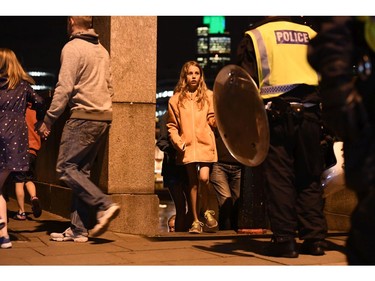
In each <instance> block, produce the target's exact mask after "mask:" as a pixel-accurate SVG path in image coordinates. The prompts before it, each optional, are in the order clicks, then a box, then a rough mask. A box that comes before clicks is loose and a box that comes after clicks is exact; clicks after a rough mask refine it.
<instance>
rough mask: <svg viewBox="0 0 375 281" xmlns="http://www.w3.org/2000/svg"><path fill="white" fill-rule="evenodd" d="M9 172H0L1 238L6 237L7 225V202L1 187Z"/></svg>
mask: <svg viewBox="0 0 375 281" xmlns="http://www.w3.org/2000/svg"><path fill="white" fill-rule="evenodd" d="M9 173H10V172H9V171H1V172H0V223H1V224H3V225H4V226H3V228H2V229H1V233H2V236H4V237H8V236H9V234H8V223H7V202H6V201H5V199H4V197H3V187H4V183H5V180H6V179H7V177H8V176H9Z"/></svg>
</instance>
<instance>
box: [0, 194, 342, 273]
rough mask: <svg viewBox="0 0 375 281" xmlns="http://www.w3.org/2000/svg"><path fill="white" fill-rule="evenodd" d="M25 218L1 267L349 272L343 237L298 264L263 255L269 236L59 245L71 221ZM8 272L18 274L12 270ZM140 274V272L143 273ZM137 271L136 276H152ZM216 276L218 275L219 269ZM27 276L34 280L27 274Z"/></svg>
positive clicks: (136, 238)
mask: <svg viewBox="0 0 375 281" xmlns="http://www.w3.org/2000/svg"><path fill="white" fill-rule="evenodd" d="M16 211H17V205H16V202H15V200H14V199H12V198H10V201H9V202H8V212H9V213H10V214H12V213H15V212H16ZM26 212H27V213H28V219H27V220H26V221H17V220H14V219H12V218H10V219H9V224H8V228H9V234H10V238H11V241H12V244H13V247H12V248H10V249H0V265H7V266H32V265H33V266H59V267H58V269H61V267H60V266H77V265H78V266H90V265H102V266H127V267H125V268H126V269H129V267H132V266H241V267H240V268H241V270H244V269H245V270H246V269H249V268H250V269H251V272H252V274H253V273H254V272H255V271H254V269H255V268H256V266H262V267H261V268H264V267H263V266H272V267H274V266H318V265H319V266H325V267H326V266H333V267H331V268H343V267H346V268H348V267H349V266H346V265H347V262H346V257H345V241H346V238H347V236H346V234H345V233H338V232H336V233H335V232H330V233H329V235H328V238H327V244H328V249H327V250H326V254H325V255H324V256H311V255H302V254H300V256H299V257H298V258H295V259H288V258H276V257H269V256H266V255H264V251H265V246H267V245H268V243H269V241H270V237H271V236H270V235H271V234H270V233H265V234H247V233H245V234H239V233H237V232H235V231H217V232H216V233H202V234H198V235H197V234H189V233H169V232H167V230H165V231H164V230H161V231H160V233H158V234H157V235H155V236H153V237H147V236H142V235H130V234H124V233H116V232H111V231H107V232H106V233H104V234H103V235H102V236H100V237H97V238H90V239H89V241H88V242H87V243H75V242H55V241H51V240H50V239H49V233H51V232H62V231H64V230H65V229H66V228H67V227H68V226H69V221H68V220H67V219H65V218H62V217H60V216H57V215H55V214H52V213H48V212H46V211H43V213H42V216H41V217H39V218H37V219H36V218H34V217H33V215H32V213H31V206H30V205H26ZM161 229H162V228H161ZM298 242H299V243H301V241H298ZM243 266H245V267H243ZM6 268H7V267H6ZM10 268H11V272H14V267H10ZM91 268H92V267H91ZM120 268H124V267H120ZM141 268H143V267H141ZM151 268H152V269H155V267H151ZM156 268H160V267H156ZM161 268H164V267H161ZM176 268H177V267H176ZM184 268H185V267H184ZM215 268H218V267H215ZM220 268H221V269H224V268H225V267H220ZM227 268H231V267H227ZM27 269H28V270H29V268H27ZM117 269H119V268H117ZM136 269H137V271H138V270H139V267H136ZM2 270H3V269H2ZM28 270H27V271H28ZM139 271H140V272H137V273H138V274H146V273H147V272H149V271H147V270H146V271H144V270H139ZM215 272H220V270H219V271H217V270H216V269H215ZM314 272H316V270H315V269H314ZM341 272H342V271H341ZM163 274H164V273H162V275H163ZM187 274H188V271H187ZM220 275H221V274H220ZM27 276H30V275H29V273H27ZM155 276H157V275H155ZM155 276H153V277H155ZM187 276H188V275H187ZM187 276H186V277H187ZM164 278H165V276H164V277H163V279H164ZM137 279H138V278H137ZM153 279H154V278H153ZM263 279H264V278H263ZM38 280H40V278H39V279H38ZM48 280H50V279H48ZM288 280H291V279H290V278H288ZM307 280H309V279H307ZM314 280H315V279H314Z"/></svg>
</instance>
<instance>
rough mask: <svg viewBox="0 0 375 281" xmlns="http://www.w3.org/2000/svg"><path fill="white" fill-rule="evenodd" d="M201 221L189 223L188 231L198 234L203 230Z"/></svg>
mask: <svg viewBox="0 0 375 281" xmlns="http://www.w3.org/2000/svg"><path fill="white" fill-rule="evenodd" d="M202 227H203V223H202V222H200V221H195V222H193V224H192V225H191V228H190V229H189V233H195V234H200V233H202V231H203V228H202Z"/></svg>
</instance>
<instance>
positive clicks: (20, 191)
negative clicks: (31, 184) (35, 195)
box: [15, 182, 25, 214]
mask: <svg viewBox="0 0 375 281" xmlns="http://www.w3.org/2000/svg"><path fill="white" fill-rule="evenodd" d="M15 186H16V187H15V193H16V199H17V204H18V213H20V214H21V213H24V212H25V190H24V188H23V187H24V183H23V182H16V184H15Z"/></svg>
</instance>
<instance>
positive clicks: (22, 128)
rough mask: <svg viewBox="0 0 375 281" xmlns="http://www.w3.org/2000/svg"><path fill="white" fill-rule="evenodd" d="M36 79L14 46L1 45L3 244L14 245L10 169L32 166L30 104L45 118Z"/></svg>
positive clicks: (0, 204)
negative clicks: (7, 189)
mask: <svg viewBox="0 0 375 281" xmlns="http://www.w3.org/2000/svg"><path fill="white" fill-rule="evenodd" d="M34 83H35V82H34V80H33V79H32V78H31V77H30V76H29V75H28V74H27V73H26V72H25V71H24V69H23V68H22V66H21V64H20V63H19V61H18V59H17V57H16V55H15V54H14V52H13V51H12V50H9V49H6V48H0V128H1V130H0V229H1V235H0V248H2V249H7V248H11V247H12V242H11V241H10V239H9V235H8V227H7V206H6V201H5V199H4V197H3V193H2V191H3V186H4V182H5V180H6V179H7V177H8V175H9V174H10V172H17V171H27V170H29V158H28V154H27V149H28V147H29V146H28V133H27V125H26V120H25V112H26V107H27V104H28V103H30V104H31V109H33V110H35V111H36V115H37V116H36V117H37V120H43V117H44V114H45V106H44V101H43V99H42V98H41V97H40V96H39V95H37V94H36V93H35V92H34V90H33V89H32V88H31V86H30V84H34Z"/></svg>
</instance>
